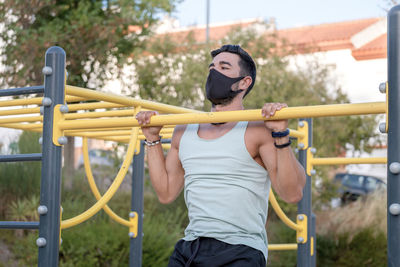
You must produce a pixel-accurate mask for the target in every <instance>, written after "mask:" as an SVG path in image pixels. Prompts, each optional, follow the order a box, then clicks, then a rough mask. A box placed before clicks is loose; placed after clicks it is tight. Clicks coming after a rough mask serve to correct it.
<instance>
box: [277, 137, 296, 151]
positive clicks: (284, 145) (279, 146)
mask: <svg viewBox="0 0 400 267" xmlns="http://www.w3.org/2000/svg"><path fill="white" fill-rule="evenodd" d="M291 143H292V140H290V139H289V142H287V143H284V144H282V145H278V144H277V143H275V142H274V146H275V147H276V148H279V149H281V148H285V147H287V146H290V144H291Z"/></svg>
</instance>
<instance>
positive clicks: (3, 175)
mask: <svg viewBox="0 0 400 267" xmlns="http://www.w3.org/2000/svg"><path fill="white" fill-rule="evenodd" d="M39 136H40V135H39V134H38V133H35V132H23V133H22V134H21V135H20V137H19V140H18V143H17V146H14V149H13V151H12V152H13V153H15V154H17V153H40V152H41V146H40V145H39V142H38V140H39ZM7 153H8V152H7ZM40 176H41V164H40V162H15V163H13V162H10V163H2V164H0V184H1V187H0V200H1V202H2V204H3V205H0V207H1V208H0V217H1V216H4V213H5V209H6V207H7V206H8V205H9V204H10V203H11V202H12V201H15V200H16V199H24V198H26V199H29V198H30V197H29V196H39V191H40ZM32 198H33V197H32ZM21 201H24V200H21ZM26 202H29V201H26ZM16 203H17V202H16ZM16 203H15V205H16V207H18V204H16ZM16 207H15V210H17V208H16ZM36 208H37V207H36ZM36 208H35V209H36Z"/></svg>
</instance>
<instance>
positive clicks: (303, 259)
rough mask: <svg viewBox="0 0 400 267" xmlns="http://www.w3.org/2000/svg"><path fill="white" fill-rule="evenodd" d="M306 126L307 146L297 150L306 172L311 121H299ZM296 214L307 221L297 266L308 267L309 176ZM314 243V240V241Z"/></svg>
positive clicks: (310, 137)
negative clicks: (305, 237)
mask: <svg viewBox="0 0 400 267" xmlns="http://www.w3.org/2000/svg"><path fill="white" fill-rule="evenodd" d="M302 122H303V123H307V124H308V146H306V145H304V146H303V147H302V148H300V149H299V162H300V163H301V165H302V166H303V168H304V169H305V170H306V168H307V150H308V149H310V147H311V146H312V119H310V118H308V119H300V120H299V123H302ZM297 213H298V214H305V215H306V216H307V218H308V221H307V228H308V229H309V231H307V241H306V242H305V243H300V242H299V241H298V247H297V266H299V267H309V266H312V265H311V246H310V244H311V231H310V229H311V221H312V220H311V218H312V217H311V176H309V175H307V173H306V184H305V186H304V189H303V199H302V200H301V201H300V202H299V203H298V204H297ZM314 242H315V240H314Z"/></svg>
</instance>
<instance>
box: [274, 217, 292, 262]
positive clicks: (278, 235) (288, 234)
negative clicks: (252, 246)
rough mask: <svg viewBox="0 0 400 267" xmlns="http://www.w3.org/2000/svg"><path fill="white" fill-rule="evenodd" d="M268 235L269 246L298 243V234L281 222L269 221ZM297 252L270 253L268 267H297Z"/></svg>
mask: <svg viewBox="0 0 400 267" xmlns="http://www.w3.org/2000/svg"><path fill="white" fill-rule="evenodd" d="M267 234H268V243H269V244H285V243H286V244H290V243H294V242H295V241H296V232H295V231H294V230H292V229H290V228H289V227H287V226H286V225H285V224H284V223H282V222H281V221H280V220H275V219H274V220H271V219H269V220H268V223H267ZM296 262H297V251H296V250H289V251H269V252H268V262H267V266H272V267H288V266H296Z"/></svg>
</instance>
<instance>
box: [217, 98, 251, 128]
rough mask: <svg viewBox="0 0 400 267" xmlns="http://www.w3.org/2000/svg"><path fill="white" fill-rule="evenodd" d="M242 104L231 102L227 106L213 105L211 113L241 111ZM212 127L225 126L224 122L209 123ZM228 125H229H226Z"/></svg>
mask: <svg viewBox="0 0 400 267" xmlns="http://www.w3.org/2000/svg"><path fill="white" fill-rule="evenodd" d="M243 109H244V107H243V103H242V101H233V102H232V103H230V104H228V105H214V106H213V107H212V108H211V111H212V112H220V111H234V110H243ZM211 124H212V125H213V126H222V125H224V126H226V125H227V123H226V122H218V123H211ZM228 124H229V123H228Z"/></svg>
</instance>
